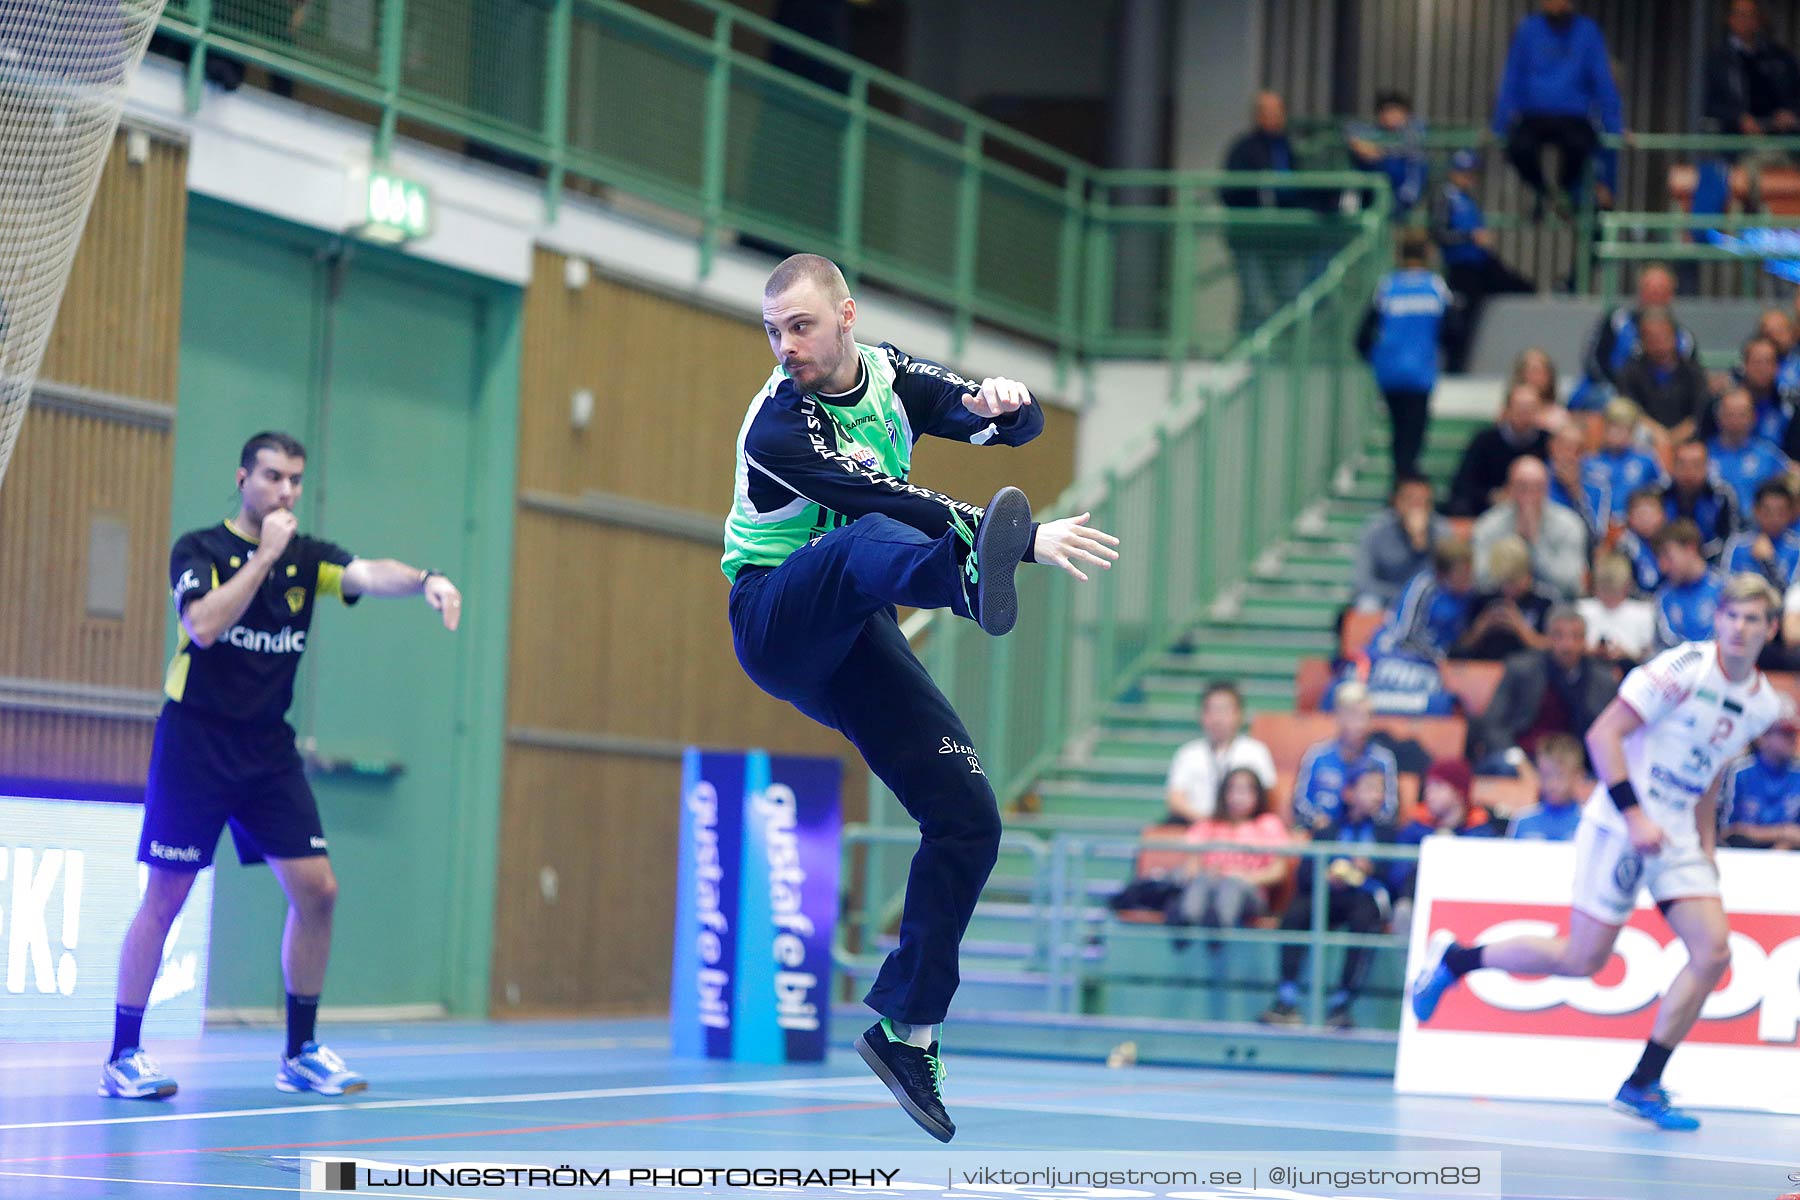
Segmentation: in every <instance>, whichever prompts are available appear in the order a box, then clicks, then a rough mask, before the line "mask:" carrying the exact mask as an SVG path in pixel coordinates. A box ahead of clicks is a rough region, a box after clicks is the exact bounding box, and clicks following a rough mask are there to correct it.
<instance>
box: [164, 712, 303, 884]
mask: <svg viewBox="0 0 1800 1200" xmlns="http://www.w3.org/2000/svg"><path fill="white" fill-rule="evenodd" d="M227 825H229V826H231V839H232V841H233V842H235V843H236V844H237V852H238V861H239V862H241V863H243V864H245V865H246V866H248V865H250V864H253V863H259V862H262V861H264V860H265V859H270V858H306V857H309V856H313V855H320V854H324V853H325V852H326V847H325V831H324V829H323V828H322V827H321V826H320V824H319V806H318V804H317V803H316V802H315V801H314V800H313V794H312V787H311V785H309V784H308V783H307V781H306V771H305V768H304V767H303V765H302V764H301V761H300V752H299V750H298V749H296V748H295V746H294V730H293V727H292V726H290V725H288V723H287V722H285V721H274V722H265V723H260V724H245V723H242V722H238V721H229V720H226V719H224V718H221V717H213V716H208V715H206V714H204V713H197V712H194V711H193V710H191V709H188V708H185V707H183V706H182V705H179V704H174V703H169V704H165V705H163V710H162V715H161V716H160V717H158V718H157V720H156V740H155V742H154V743H153V744H152V746H151V749H150V780H149V784H148V786H147V787H146V788H145V792H144V830H143V833H142V834H141V835H139V837H138V861H139V862H144V863H149V864H150V865H151V866H153V867H162V868H164V869H166V870H171V871H198V870H200V869H201V868H202V867H208V866H211V865H212V861H213V851H214V849H215V848H216V847H217V846H218V844H219V833H220V831H221V830H223V829H224V828H225V827H226V826H227Z"/></svg>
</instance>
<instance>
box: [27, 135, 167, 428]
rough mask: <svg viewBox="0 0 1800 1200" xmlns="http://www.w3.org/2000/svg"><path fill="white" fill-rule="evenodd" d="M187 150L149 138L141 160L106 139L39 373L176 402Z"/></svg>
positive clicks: (120, 144) (118, 141)
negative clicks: (107, 151) (107, 149)
mask: <svg viewBox="0 0 1800 1200" xmlns="http://www.w3.org/2000/svg"><path fill="white" fill-rule="evenodd" d="M186 228H187V149H186V147H184V146H180V145H176V144H174V143H170V142H165V141H160V140H157V139H155V138H152V139H151V141H150V156H149V158H148V159H147V160H145V161H144V162H143V163H142V164H133V163H130V162H128V161H127V160H126V156H125V135H124V134H123V133H121V134H120V135H119V136H118V137H117V138H116V139H114V142H113V148H112V153H111V155H110V156H109V157H108V158H107V161H106V170H105V172H104V173H103V174H102V175H101V176H100V190H99V192H98V194H97V195H96V196H95V197H94V207H93V210H92V211H91V212H90V213H89V214H88V223H87V229H86V230H84V231H83V233H82V235H81V247H80V249H78V250H77V251H76V253H75V266H74V269H73V270H72V271H71V272H70V274H69V286H68V290H67V291H66V292H64V293H63V302H62V307H61V308H60V309H59V310H58V311H57V315H56V326H55V328H54V329H52V330H51V333H50V345H49V347H48V349H47V350H46V351H45V353H44V366H43V370H42V371H40V372H39V378H41V379H53V380H56V381H57V382H58V383H72V384H75V385H77V386H79V387H85V388H94V389H97V390H99V391H104V392H112V393H114V394H116V395H120V396H131V397H134V398H136V399H139V400H156V401H160V402H162V403H165V404H173V403H174V402H175V366H176V359H177V357H178V355H179V353H180V350H181V259H182V253H183V247H184V243H185V237H184V234H185V230H186Z"/></svg>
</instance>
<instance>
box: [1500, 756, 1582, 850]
mask: <svg viewBox="0 0 1800 1200" xmlns="http://www.w3.org/2000/svg"><path fill="white" fill-rule="evenodd" d="M1537 773H1538V802H1537V803H1536V804H1534V805H1532V806H1531V807H1530V808H1528V809H1526V810H1525V811H1524V812H1522V813H1520V814H1519V815H1518V816H1516V817H1514V818H1513V821H1512V825H1511V826H1510V827H1509V828H1508V829H1507V831H1506V832H1507V836H1508V837H1514V838H1518V839H1519V840H1521V841H1540V842H1572V841H1574V840H1575V828H1576V826H1578V825H1580V824H1581V801H1582V797H1584V796H1586V795H1587V793H1588V791H1589V790H1590V789H1591V788H1592V786H1593V784H1592V782H1591V781H1590V780H1589V779H1588V774H1587V755H1586V754H1585V753H1583V752H1582V749H1581V743H1580V742H1578V741H1576V740H1575V739H1574V738H1572V737H1570V736H1569V735H1568V734H1566V733H1555V734H1551V735H1550V736H1549V737H1547V738H1545V739H1544V740H1543V741H1542V742H1540V743H1539V744H1538V752H1537Z"/></svg>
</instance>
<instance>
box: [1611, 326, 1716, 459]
mask: <svg viewBox="0 0 1800 1200" xmlns="http://www.w3.org/2000/svg"><path fill="white" fill-rule="evenodd" d="M1638 336H1639V337H1640V338H1641V339H1642V342H1641V344H1640V346H1639V348H1638V353H1636V354H1635V355H1633V356H1632V358H1631V361H1630V362H1628V363H1626V364H1625V366H1624V367H1623V368H1622V369H1621V370H1620V371H1619V394H1620V395H1622V396H1627V397H1629V398H1630V399H1631V400H1633V401H1635V402H1636V403H1637V406H1638V407H1639V408H1640V409H1642V410H1643V413H1644V419H1645V421H1647V422H1648V423H1649V425H1650V428H1651V434H1652V436H1653V437H1656V438H1657V439H1659V440H1667V441H1672V442H1681V441H1685V440H1686V439H1687V438H1689V437H1691V436H1692V435H1693V433H1694V431H1695V430H1696V429H1697V428H1698V427H1699V425H1700V420H1701V418H1702V417H1704V416H1705V415H1706V408H1707V404H1708V403H1709V402H1710V401H1711V399H1712V391H1711V389H1710V388H1709V387H1708V385H1707V382H1706V372H1705V371H1703V370H1701V369H1700V364H1699V363H1698V362H1697V361H1695V360H1694V359H1692V358H1685V357H1683V356H1682V354H1681V352H1680V349H1679V345H1678V335H1677V332H1676V329H1675V319H1674V318H1673V317H1671V316H1670V315H1669V310H1668V309H1666V308H1653V309H1650V310H1648V311H1646V312H1645V313H1644V315H1643V316H1642V317H1640V318H1639V319H1638Z"/></svg>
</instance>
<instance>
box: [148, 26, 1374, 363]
mask: <svg viewBox="0 0 1800 1200" xmlns="http://www.w3.org/2000/svg"><path fill="white" fill-rule="evenodd" d="M660 7H661V9H662V10H663V11H673V12H674V13H675V15H676V17H677V19H676V20H667V19H664V18H662V17H659V16H653V15H651V14H649V13H647V12H644V11H642V10H640V9H639V8H637V7H634V6H633V5H632V4H630V3H627V2H625V0H361V2H359V3H354V4H352V3H349V2H348V0H314V2H313V3H311V4H308V5H306V6H304V7H302V8H299V9H296V8H295V7H294V6H293V5H292V4H290V3H289V2H288V0H171V3H170V4H169V6H168V9H167V12H166V15H165V19H164V22H163V25H162V32H163V33H164V34H165V35H167V36H168V37H169V38H171V39H173V40H175V41H177V42H181V43H185V44H186V45H187V47H188V53H189V60H188V67H187V70H188V74H187V82H188V104H189V107H190V108H195V109H197V108H198V107H199V105H200V104H201V102H202V100H203V97H204V92H205V79H206V71H207V62H208V59H209V58H217V57H220V56H225V57H229V58H231V59H236V60H238V61H239V62H241V63H244V64H248V65H249V66H252V67H256V68H260V69H262V70H264V71H266V72H268V73H269V74H270V75H271V76H276V77H281V78H284V79H286V80H288V81H291V82H292V83H294V84H295V85H297V86H301V87H305V88H310V89H317V90H318V91H320V92H323V93H327V94H329V95H331V96H334V97H336V98H337V99H336V100H335V101H333V103H335V104H338V105H340V106H343V105H347V106H349V107H351V108H353V109H356V110H358V111H361V112H362V113H363V114H364V115H365V116H366V117H367V119H368V120H369V123H370V125H371V128H372V130H373V137H372V154H373V157H374V158H375V159H377V160H385V159H386V158H387V157H388V155H389V153H390V151H391V149H392V147H393V144H394V139H395V137H396V136H398V135H399V134H400V133H401V132H412V133H416V134H418V135H419V136H420V137H422V138H425V139H428V140H433V141H436V142H439V143H442V142H443V141H444V140H445V138H446V137H449V138H451V139H460V140H461V141H462V142H463V143H464V144H466V145H472V146H477V147H479V148H480V151H481V152H482V153H483V154H484V155H485V156H487V157H490V158H497V159H499V160H500V161H503V162H506V163H508V164H510V165H513V166H516V167H518V168H520V169H522V170H528V171H531V172H535V173H536V175H537V176H538V178H540V179H541V180H542V184H543V195H544V204H545V207H546V210H547V212H548V214H549V215H551V216H554V213H555V211H556V209H557V207H558V206H559V205H560V204H561V203H563V202H564V199H565V197H566V195H567V193H568V192H569V190H571V189H574V190H579V191H583V192H588V193H595V192H604V191H605V190H607V189H614V190H617V191H621V192H625V193H629V194H631V195H634V196H637V197H641V198H643V199H647V200H650V201H652V202H654V203H656V204H659V205H662V206H664V207H665V208H667V209H669V210H671V211H672V212H674V213H677V214H680V215H682V216H685V217H688V218H693V219H697V220H698V221H699V222H700V227H701V234H700V239H701V247H702V251H701V270H702V273H703V274H704V273H706V272H707V271H709V270H710V269H711V265H712V263H713V260H714V258H715V256H716V254H717V252H718V249H719V247H720V246H721V245H722V244H723V243H724V241H725V239H727V238H728V237H732V236H750V237H753V238H756V239H759V240H760V241H761V242H763V243H764V244H767V245H776V246H791V247H795V248H805V249H809V250H815V251H817V252H819V253H822V254H827V255H830V256H832V257H833V258H835V259H837V260H838V261H839V262H840V263H841V264H842V265H843V266H844V267H845V269H846V273H847V274H848V275H849V276H850V278H851V281H852V283H853V285H854V284H855V283H857V282H859V281H861V280H870V281H874V282H878V283H880V284H882V285H884V286H887V287H890V288H892V289H894V290H896V291H899V292H902V293H905V294H908V295H911V296H914V297H917V298H919V299H922V300H924V301H926V302H928V303H930V304H932V305H935V306H938V307H939V308H941V309H942V310H944V311H946V312H947V314H948V316H949V318H950V321H951V324H952V327H953V329H954V331H955V335H956V344H957V347H958V348H959V349H960V347H961V344H962V342H963V340H964V339H966V337H967V335H968V332H969V330H970V329H971V327H972V326H973V324H974V323H975V322H976V321H981V322H984V323H987V324H992V325H995V326H1000V327H1004V328H1007V329H1010V330H1015V331H1018V332H1022V333H1024V334H1027V335H1029V336H1031V337H1034V338H1037V339H1040V340H1043V341H1046V342H1049V343H1052V344H1054V345H1055V346H1056V347H1057V348H1058V350H1059V351H1060V353H1061V356H1062V365H1063V366H1064V367H1065V368H1066V367H1067V366H1068V365H1069V363H1070V361H1071V360H1072V358H1073V356H1075V355H1078V354H1081V353H1084V352H1085V353H1088V354H1099V355H1124V354H1130V355H1141V354H1155V355H1188V354H1212V355H1216V354H1219V353H1223V352H1224V351H1225V350H1226V349H1228V348H1229V347H1230V346H1231V345H1232V344H1233V343H1234V342H1235V341H1236V340H1237V337H1238V335H1239V332H1240V328H1239V325H1240V323H1239V322H1237V321H1234V320H1232V319H1231V314H1232V313H1233V312H1234V305H1233V303H1232V294H1233V292H1234V290H1235V286H1236V285H1235V283H1234V281H1233V274H1234V272H1233V271H1232V270H1230V269H1229V268H1230V266H1231V263H1232V260H1233V258H1234V256H1237V255H1241V254H1243V253H1251V252H1254V253H1260V254H1262V255H1264V256H1277V257H1282V258H1287V259H1292V260H1294V261H1295V262H1296V263H1299V264H1302V266H1304V267H1311V266H1312V265H1314V264H1315V263H1316V262H1317V261H1322V260H1323V259H1325V258H1328V257H1330V256H1331V255H1332V254H1335V253H1337V252H1338V251H1340V250H1342V249H1343V247H1344V246H1345V245H1347V244H1348V243H1349V242H1350V241H1351V240H1352V239H1353V238H1355V237H1356V236H1357V235H1358V233H1359V231H1360V230H1361V229H1362V228H1363V224H1364V223H1363V222H1362V221H1361V220H1360V218H1359V217H1358V216H1357V215H1355V214H1352V215H1348V216H1346V215H1342V214H1341V213H1340V212H1339V211H1338V205H1337V198H1338V194H1339V193H1340V192H1341V191H1342V189H1344V188H1346V187H1348V186H1350V185H1353V184H1354V185H1363V186H1366V184H1367V176H1364V175H1360V174H1357V173H1354V172H1341V171H1340V172H1332V173H1324V174H1310V175H1286V176H1283V177H1281V179H1280V182H1281V184H1282V186H1284V187H1285V188H1288V189H1290V190H1291V191H1292V193H1293V196H1294V199H1295V200H1296V201H1298V202H1303V203H1304V205H1305V207H1300V206H1298V205H1297V206H1296V207H1293V208H1286V209H1277V210H1273V211H1266V212H1265V211H1234V210H1231V209H1227V208H1225V207H1224V206H1223V205H1222V204H1221V203H1220V202H1219V200H1218V197H1217V193H1216V189H1217V186H1218V185H1219V184H1220V183H1221V182H1223V180H1224V179H1225V177H1224V176H1222V175H1219V174H1218V173H1213V172H1200V173H1193V174H1186V175H1183V174H1178V173H1171V172H1146V173H1121V172H1109V171H1103V170H1099V169H1096V168H1094V167H1092V166H1090V165H1088V164H1087V163H1084V162H1082V161H1081V160H1080V159H1078V158H1076V157H1074V156H1073V155H1070V154H1067V153H1065V152H1063V151H1061V150H1058V149H1056V148H1055V147H1052V146H1050V145H1048V144H1046V143H1043V142H1040V141H1037V140H1035V139H1033V138H1029V137H1026V136H1024V135H1022V134H1019V133H1016V132H1014V131H1012V130H1010V129H1008V128H1006V127H1005V126H1003V125H1000V124H998V123H997V122H994V121H991V120H989V119H987V118H984V117H982V116H981V115H979V114H977V113H975V112H973V111H972V110H969V109H966V108H963V107H961V106H958V105H956V104H953V103H951V102H949V101H947V100H945V99H943V98H942V97H940V96H937V95H934V94H933V93H931V92H929V91H927V90H925V89H923V88H920V87H918V86H916V85H914V84H911V83H908V82H906V81H905V80H903V79H900V78H899V77H898V76H895V75H892V74H889V73H887V72H884V71H880V70H875V69H873V68H870V67H868V66H866V65H865V64H863V63H862V62H860V61H859V60H857V59H854V58H852V57H850V56H848V55H845V54H842V53H839V52H837V51H835V50H832V49H829V48H827V47H825V46H822V45H820V44H818V43H816V42H812V41H810V40H808V39H805V38H803V37H800V36H798V35H796V34H793V33H791V32H789V31H787V30H785V29H783V28H782V27H780V26H778V25H775V24H773V23H772V22H769V21H766V20H764V19H762V18H760V17H757V16H754V15H753V14H750V13H747V12H745V11H743V10H741V9H738V8H734V7H732V6H730V5H729V4H727V3H724V2H723V0H671V2H670V3H669V4H666V5H662V6H660ZM296 12H298V13H299V14H300V16H299V18H298V19H297V20H296V18H295V15H294V14H295V13H296ZM769 46H775V47H778V48H780V49H781V50H782V51H783V52H784V53H785V55H786V56H787V58H788V59H789V60H790V61H796V62H798V63H799V64H800V65H802V66H804V67H806V68H808V73H809V74H811V75H813V76H826V75H831V76H834V78H833V79H828V80H827V82H825V83H821V82H817V81H815V79H814V78H806V77H803V76H802V75H801V74H796V73H795V72H794V71H791V70H787V69H784V68H782V67H778V66H774V65H771V63H770V62H769V61H766V49H767V47H769ZM834 84H835V85H841V86H834ZM1288 299H1291V296H1288V295H1284V296H1282V297H1281V300H1282V301H1284V302H1285V301H1286V300H1288Z"/></svg>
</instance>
